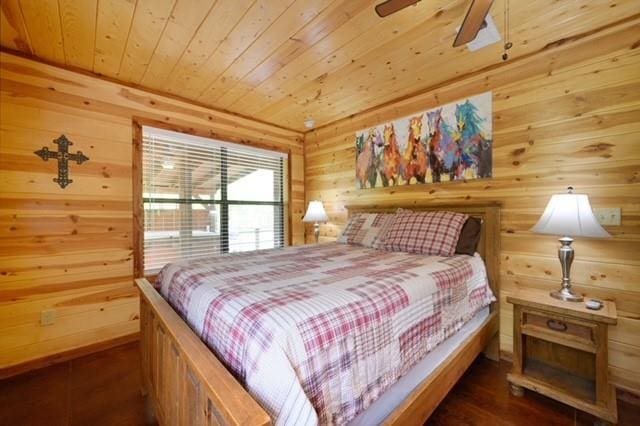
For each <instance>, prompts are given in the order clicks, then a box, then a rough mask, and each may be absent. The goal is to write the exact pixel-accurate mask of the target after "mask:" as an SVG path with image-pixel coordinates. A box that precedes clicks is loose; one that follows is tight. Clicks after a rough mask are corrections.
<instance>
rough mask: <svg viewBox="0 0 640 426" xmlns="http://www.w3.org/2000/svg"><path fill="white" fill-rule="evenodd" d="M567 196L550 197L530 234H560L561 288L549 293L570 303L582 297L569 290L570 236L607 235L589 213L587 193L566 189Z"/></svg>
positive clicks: (594, 217) (571, 255) (571, 253)
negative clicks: (576, 192) (575, 192)
mask: <svg viewBox="0 0 640 426" xmlns="http://www.w3.org/2000/svg"><path fill="white" fill-rule="evenodd" d="M567 190H568V192H567V193H566V194H556V195H553V196H552V197H551V200H549V203H548V204H547V207H546V208H545V209H544V213H542V217H540V220H538V223H536V224H535V226H534V227H533V228H531V231H533V232H537V233H539V234H551V235H562V236H563V237H562V238H560V239H559V240H558V241H560V244H561V246H560V248H559V249H558V258H560V265H562V287H560V289H559V290H557V291H553V292H551V296H552V297H555V298H556V299H561V300H567V301H571V302H581V301H582V296H581V295H579V294H575V293H574V292H573V291H572V290H571V279H570V276H569V272H570V270H571V263H572V262H573V247H571V243H572V242H573V238H572V237H593V238H605V237H610V236H611V235H609V233H608V232H607V231H605V230H604V228H602V226H600V224H599V223H598V220H597V219H596V216H595V215H594V214H593V211H592V210H591V204H589V197H587V194H574V193H573V188H572V187H569V188H567Z"/></svg>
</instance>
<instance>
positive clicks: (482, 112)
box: [356, 92, 493, 189]
mask: <svg viewBox="0 0 640 426" xmlns="http://www.w3.org/2000/svg"><path fill="white" fill-rule="evenodd" d="M491 99H492V98H491V92H486V93H482V94H480V95H477V96H472V97H469V98H466V99H463V100H460V101H457V102H452V103H450V104H447V105H444V106H441V107H438V108H434V109H432V110H429V111H425V112H423V113H421V114H415V115H413V116H410V117H405V118H402V119H399V120H395V121H393V122H390V123H386V124H383V125H380V126H376V127H373V128H370V129H367V130H363V131H360V132H356V186H357V188H360V189H362V188H377V187H386V186H398V185H413V184H417V183H436V182H445V181H453V180H464V179H478V178H487V177H491V173H492V145H493V139H492V115H491V113H492V108H491Z"/></svg>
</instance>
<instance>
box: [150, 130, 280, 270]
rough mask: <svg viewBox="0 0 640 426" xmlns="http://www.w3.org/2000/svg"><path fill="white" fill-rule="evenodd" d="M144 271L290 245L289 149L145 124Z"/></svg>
mask: <svg viewBox="0 0 640 426" xmlns="http://www.w3.org/2000/svg"><path fill="white" fill-rule="evenodd" d="M142 135H143V146H142V147H143V153H142V158H143V160H142V163H143V164H142V166H143V167H142V180H143V205H144V265H145V273H153V272H157V271H158V270H159V269H160V268H162V266H164V265H165V264H167V263H169V262H174V261H176V260H180V259H191V258H198V257H208V256H214V255H217V254H220V253H227V252H236V251H247V250H258V249H266V248H274V247H282V246H284V244H285V241H284V235H285V226H286V221H285V220H284V218H285V210H286V206H285V202H286V193H285V188H286V183H285V179H286V175H285V171H286V169H287V168H286V155H285V154H282V153H278V152H273V151H267V150H262V149H255V148H248V147H244V146H241V145H235V144H231V143H227V142H222V141H217V140H213V139H207V138H201V137H197V136H192V135H186V134H182V133H176V132H170V131H166V130H161V129H155V128H151V127H143V131H142Z"/></svg>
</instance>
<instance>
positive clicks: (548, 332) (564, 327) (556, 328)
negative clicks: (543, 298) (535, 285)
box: [521, 308, 597, 352]
mask: <svg viewBox="0 0 640 426" xmlns="http://www.w3.org/2000/svg"><path fill="white" fill-rule="evenodd" d="M596 327H597V325H596V324H594V323H587V322H583V321H580V320H578V319H573V318H568V317H565V316H560V315H555V314H550V313H547V312H541V311H538V310H535V311H532V310H529V309H526V308H525V309H523V310H522V323H521V328H522V334H526V335H530V336H535V337H538V338H540V339H544V340H549V341H552V342H562V343H564V344H567V343H568V345H569V346H573V347H575V348H576V349H582V350H587V351H589V352H595V349H596V341H595V336H596Z"/></svg>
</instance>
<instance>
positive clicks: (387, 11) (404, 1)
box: [376, 0, 420, 18]
mask: <svg viewBox="0 0 640 426" xmlns="http://www.w3.org/2000/svg"><path fill="white" fill-rule="evenodd" d="M419 1H420V0H387V1H384V2H382V3H380V4H378V5H376V13H377V14H378V16H379V17H381V18H384V17H385V16H389V15H391V14H392V13H396V12H397V11H399V10H402V9H404V8H405V7H408V6H411V5H412V4H416V3H418V2H419Z"/></svg>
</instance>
